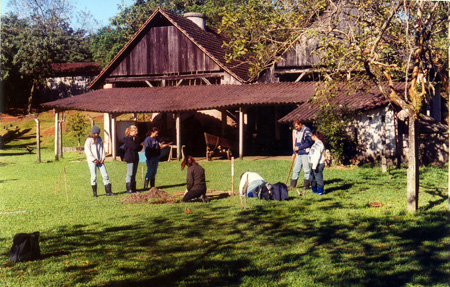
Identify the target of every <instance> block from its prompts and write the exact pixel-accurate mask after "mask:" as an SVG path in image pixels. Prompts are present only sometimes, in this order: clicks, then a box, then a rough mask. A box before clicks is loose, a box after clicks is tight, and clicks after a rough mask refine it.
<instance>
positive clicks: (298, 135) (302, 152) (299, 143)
mask: <svg viewBox="0 0 450 287" xmlns="http://www.w3.org/2000/svg"><path fill="white" fill-rule="evenodd" d="M311 146H312V139H311V129H310V128H308V127H307V126H305V125H304V124H303V123H302V122H301V121H299V120H295V121H294V130H293V131H292V148H293V154H292V158H293V159H294V158H295V164H294V169H293V171H292V179H291V183H290V185H289V188H295V187H296V186H297V180H298V177H299V175H300V171H301V170H302V167H303V174H304V181H303V189H305V190H307V189H308V188H309V184H310V182H309V174H310V172H311V168H310V166H309V162H308V154H309V150H310V148H311Z"/></svg>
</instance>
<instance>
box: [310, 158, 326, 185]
mask: <svg viewBox="0 0 450 287" xmlns="http://www.w3.org/2000/svg"><path fill="white" fill-rule="evenodd" d="M324 168H325V164H324V163H321V164H319V165H318V166H317V167H316V171H317V172H314V171H313V170H312V171H311V175H310V176H309V181H310V182H311V186H318V187H323V186H324V185H325V184H324V182H323V169H324Z"/></svg>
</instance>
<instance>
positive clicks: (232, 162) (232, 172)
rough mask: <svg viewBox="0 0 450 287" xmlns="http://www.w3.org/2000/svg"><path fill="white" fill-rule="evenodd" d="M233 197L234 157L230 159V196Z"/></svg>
mask: <svg viewBox="0 0 450 287" xmlns="http://www.w3.org/2000/svg"><path fill="white" fill-rule="evenodd" d="M230 195H234V157H233V156H232V157H231V194H230Z"/></svg>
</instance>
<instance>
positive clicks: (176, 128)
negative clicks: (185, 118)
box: [175, 113, 181, 160]
mask: <svg viewBox="0 0 450 287" xmlns="http://www.w3.org/2000/svg"><path fill="white" fill-rule="evenodd" d="M180 129H181V123H180V113H177V114H176V119H175V130H176V133H177V160H180V159H181V156H180V155H181V130H180Z"/></svg>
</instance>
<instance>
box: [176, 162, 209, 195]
mask: <svg viewBox="0 0 450 287" xmlns="http://www.w3.org/2000/svg"><path fill="white" fill-rule="evenodd" d="M185 166H187V167H188V170H187V175H186V189H187V190H186V193H185V194H184V197H183V202H190V201H199V200H201V201H203V202H205V203H206V202H209V199H208V198H207V197H206V180H205V170H204V169H203V167H201V166H200V165H199V164H198V163H197V162H196V161H195V159H194V158H193V157H191V156H187V157H185V158H184V160H183V162H182V163H181V170H184V167H185Z"/></svg>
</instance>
